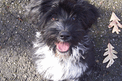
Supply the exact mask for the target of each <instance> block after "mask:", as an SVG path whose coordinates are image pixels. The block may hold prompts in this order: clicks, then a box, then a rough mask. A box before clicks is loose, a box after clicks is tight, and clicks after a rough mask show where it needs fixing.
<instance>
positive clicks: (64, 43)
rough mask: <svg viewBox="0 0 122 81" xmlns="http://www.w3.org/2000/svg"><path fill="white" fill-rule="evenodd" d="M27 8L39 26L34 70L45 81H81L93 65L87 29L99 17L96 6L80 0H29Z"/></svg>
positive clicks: (92, 53)
mask: <svg viewBox="0 0 122 81" xmlns="http://www.w3.org/2000/svg"><path fill="white" fill-rule="evenodd" d="M27 8H28V14H29V16H30V20H31V21H32V22H33V23H34V24H36V26H37V27H38V32H36V41H35V42H33V44H34V49H35V52H34V58H36V61H35V64H36V69H37V71H38V72H39V73H40V75H42V76H43V78H44V79H47V80H54V81H62V80H63V81H64V80H66V81H80V80H79V78H80V77H82V76H83V75H84V74H85V73H86V72H87V71H89V70H90V69H91V68H92V67H93V65H94V49H93V44H92V42H91V40H90V37H89V36H88V29H89V28H90V27H91V26H92V24H93V23H94V22H95V21H96V20H97V18H98V16H99V15H98V11H97V9H96V8H95V6H93V5H91V4H89V3H88V2H87V1H83V0H32V1H31V3H30V4H29V5H28V7H27Z"/></svg>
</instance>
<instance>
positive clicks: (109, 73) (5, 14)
mask: <svg viewBox="0 0 122 81" xmlns="http://www.w3.org/2000/svg"><path fill="white" fill-rule="evenodd" d="M89 1H90V3H91V4H94V5H95V6H96V7H97V8H98V9H99V12H100V17H99V18H98V22H97V24H95V25H93V28H92V29H90V31H91V32H90V34H91V36H92V38H93V41H94V46H95V52H96V54H95V60H96V63H97V64H96V68H95V69H94V71H93V72H92V73H91V74H90V75H89V77H88V78H86V79H85V81H122V32H121V33H120V34H116V33H111V31H112V29H109V28H108V25H109V19H110V17H111V13H112V12H115V13H116V15H117V16H118V17H119V18H120V20H122V1H121V0H89ZM28 3H29V0H0V81H42V80H41V76H40V75H39V74H38V73H37V72H36V70H35V67H34V63H33V61H32V58H31V49H32V41H33V40H34V35H35V32H36V31H37V29H36V27H34V26H33V25H32V24H29V22H28V18H26V17H25V16H24V13H25V7H26V5H27V4H28ZM120 23H122V22H121V21H120ZM120 30H121V31H122V29H120ZM108 43H111V44H112V45H113V46H114V47H115V50H116V51H117V52H118V54H117V56H118V58H117V59H115V63H114V64H113V65H112V66H111V67H109V68H106V65H107V64H103V63H102V61H103V59H104V58H105V57H104V56H103V54H104V52H105V49H106V48H107V44H108Z"/></svg>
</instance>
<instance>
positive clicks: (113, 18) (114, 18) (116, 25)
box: [108, 12, 122, 34]
mask: <svg viewBox="0 0 122 81" xmlns="http://www.w3.org/2000/svg"><path fill="white" fill-rule="evenodd" d="M119 21H120V19H119V18H118V17H117V16H116V14H115V13H114V12H112V15H111V18H110V24H109V26H108V28H112V27H113V30H112V33H114V32H116V33H117V34H119V32H121V30H120V29H119V27H120V28H122V25H121V24H120V23H119Z"/></svg>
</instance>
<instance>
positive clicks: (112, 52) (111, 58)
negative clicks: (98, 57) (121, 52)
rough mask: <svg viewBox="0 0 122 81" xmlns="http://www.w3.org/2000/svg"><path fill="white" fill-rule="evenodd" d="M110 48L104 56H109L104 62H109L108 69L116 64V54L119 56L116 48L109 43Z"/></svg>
mask: <svg viewBox="0 0 122 81" xmlns="http://www.w3.org/2000/svg"><path fill="white" fill-rule="evenodd" d="M107 47H108V48H106V49H105V51H106V52H105V53H104V55H103V56H107V57H106V58H105V59H104V60H103V63H106V62H108V64H107V66H106V68H108V67H110V66H111V65H112V64H113V63H114V59H116V58H118V57H117V56H116V55H115V54H117V52H116V51H115V50H113V49H114V47H113V46H112V45H111V44H110V43H108V46H107Z"/></svg>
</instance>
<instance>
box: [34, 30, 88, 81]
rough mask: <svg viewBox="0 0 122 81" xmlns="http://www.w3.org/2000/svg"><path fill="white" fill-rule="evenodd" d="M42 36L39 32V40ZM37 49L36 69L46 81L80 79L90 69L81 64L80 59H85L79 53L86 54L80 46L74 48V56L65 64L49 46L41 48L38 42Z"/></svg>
mask: <svg viewBox="0 0 122 81" xmlns="http://www.w3.org/2000/svg"><path fill="white" fill-rule="evenodd" d="M40 36H41V34H40V33H39V32H38V33H36V37H37V39H38V38H39V37H40ZM37 47H38V49H37V50H36V51H35V56H36V57H38V58H39V59H37V60H36V62H35V63H36V65H37V67H36V68H37V71H38V72H39V73H40V74H41V75H43V77H44V78H46V79H51V80H55V81H58V80H64V79H74V78H78V77H80V76H81V75H82V74H83V73H84V72H85V71H86V69H87V68H88V66H87V64H86V63H84V64H83V63H81V62H80V57H82V58H83V59H85V58H84V57H83V56H81V54H80V53H79V50H82V51H83V52H85V49H82V48H83V46H82V45H81V47H82V48H79V47H78V46H77V48H72V54H71V55H70V56H69V58H67V59H65V60H64V61H63V62H61V59H60V58H58V57H56V56H55V54H53V51H52V50H51V49H49V47H48V46H47V45H42V46H41V44H39V41H38V40H37V41H36V42H34V48H37ZM76 62H77V63H76ZM74 81H77V80H74Z"/></svg>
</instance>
